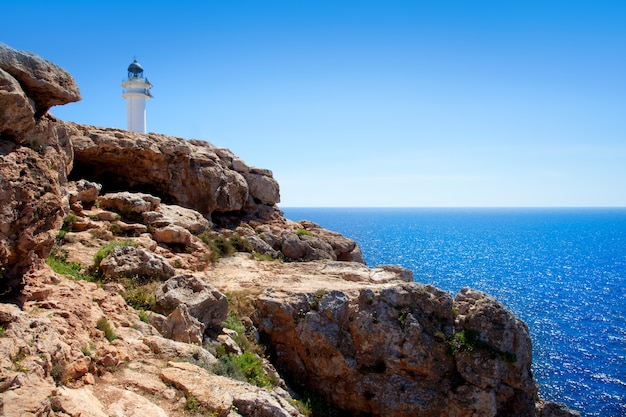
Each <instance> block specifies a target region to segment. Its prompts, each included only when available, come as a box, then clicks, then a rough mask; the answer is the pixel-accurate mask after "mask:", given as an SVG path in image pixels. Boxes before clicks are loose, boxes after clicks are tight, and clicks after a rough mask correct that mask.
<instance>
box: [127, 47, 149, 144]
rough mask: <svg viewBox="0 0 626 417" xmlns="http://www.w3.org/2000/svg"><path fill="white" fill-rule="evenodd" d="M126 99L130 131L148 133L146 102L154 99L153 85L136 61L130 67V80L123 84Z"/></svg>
mask: <svg viewBox="0 0 626 417" xmlns="http://www.w3.org/2000/svg"><path fill="white" fill-rule="evenodd" d="M122 87H123V88H124V92H123V93H122V97H124V98H125V99H126V122H127V124H128V130H130V131H132V132H138V133H146V100H148V99H149V98H152V94H150V89H151V88H152V84H150V81H148V79H147V78H144V76H143V68H142V66H141V65H139V62H137V60H136V59H135V60H134V61H133V63H132V64H130V65H129V66H128V79H127V80H126V81H124V82H123V83H122Z"/></svg>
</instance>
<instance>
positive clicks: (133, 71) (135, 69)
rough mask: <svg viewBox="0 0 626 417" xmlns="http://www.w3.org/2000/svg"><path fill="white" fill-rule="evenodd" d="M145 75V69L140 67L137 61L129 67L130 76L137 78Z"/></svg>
mask: <svg viewBox="0 0 626 417" xmlns="http://www.w3.org/2000/svg"><path fill="white" fill-rule="evenodd" d="M142 74H143V67H142V66H141V65H139V62H137V60H136V59H135V60H134V61H133V63H132V64H130V65H129V66H128V76H129V77H130V76H133V77H135V78H137V77H141V75H142Z"/></svg>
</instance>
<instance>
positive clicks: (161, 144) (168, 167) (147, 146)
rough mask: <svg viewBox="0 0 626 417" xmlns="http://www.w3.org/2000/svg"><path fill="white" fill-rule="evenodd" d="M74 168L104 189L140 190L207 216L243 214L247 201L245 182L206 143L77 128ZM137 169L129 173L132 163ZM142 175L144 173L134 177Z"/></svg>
mask: <svg viewBox="0 0 626 417" xmlns="http://www.w3.org/2000/svg"><path fill="white" fill-rule="evenodd" d="M74 128H75V134H74V136H73V138H72V141H73V144H74V150H75V160H74V163H75V166H76V169H77V171H78V172H80V173H81V174H82V176H83V177H84V178H88V179H90V180H92V181H97V182H99V183H101V184H103V185H104V187H105V188H107V187H110V188H117V189H120V188H122V189H124V188H126V189H142V190H143V191H145V192H150V193H151V194H154V195H157V196H161V197H164V198H166V199H167V201H169V202H172V203H174V204H177V205H179V206H182V207H187V208H191V209H194V210H197V211H198V212H200V213H201V214H202V215H203V216H207V217H208V216H209V215H211V213H213V212H215V211H217V212H231V211H239V210H242V209H243V208H244V205H245V203H246V201H247V200H248V195H249V187H248V184H247V182H246V180H245V178H244V177H243V176H242V175H241V174H240V173H238V172H236V171H234V170H232V169H230V168H229V167H228V163H227V162H226V161H224V160H222V159H220V157H218V156H217V154H216V153H215V148H214V147H213V146H212V145H211V144H209V143H208V142H203V141H197V140H191V141H186V140H184V139H180V138H175V137H172V136H166V135H158V134H153V133H151V134H149V135H140V134H136V133H132V132H127V131H122V130H117V129H99V128H95V127H90V126H81V125H74ZM129 163H130V164H132V165H133V167H134V169H133V170H129V169H127V166H128V164H129ZM136 172H141V175H136V174H135V173H136Z"/></svg>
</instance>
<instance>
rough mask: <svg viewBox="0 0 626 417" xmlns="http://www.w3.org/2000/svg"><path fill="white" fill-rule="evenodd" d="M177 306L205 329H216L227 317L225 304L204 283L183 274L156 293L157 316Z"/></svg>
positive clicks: (208, 285) (224, 299) (219, 294)
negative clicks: (185, 308) (184, 308)
mask: <svg viewBox="0 0 626 417" xmlns="http://www.w3.org/2000/svg"><path fill="white" fill-rule="evenodd" d="M180 304H184V305H186V306H187V308H188V310H189V313H190V314H191V316H193V317H195V318H196V319H198V320H199V321H200V322H201V323H202V324H203V325H204V326H206V327H207V329H214V330H216V329H220V328H221V325H222V322H223V321H224V320H226V317H227V315H228V300H227V299H226V296H225V295H224V294H222V293H221V292H219V291H218V290H217V289H216V288H215V287H213V286H212V285H211V284H209V283H208V282H206V281H204V280H202V279H201V278H199V277H197V276H195V275H191V274H183V275H177V276H175V277H172V278H170V279H169V280H167V281H166V282H164V283H163V285H161V286H160V287H159V288H158V289H157V295H156V305H157V312H158V313H161V314H171V313H172V312H173V311H174V310H175V309H176V308H177V307H178V306H179V305H180Z"/></svg>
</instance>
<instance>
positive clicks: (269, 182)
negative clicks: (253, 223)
mask: <svg viewBox="0 0 626 417" xmlns="http://www.w3.org/2000/svg"><path fill="white" fill-rule="evenodd" d="M243 177H244V178H245V179H246V181H247V183H248V187H249V188H250V197H251V198H252V199H253V200H255V202H260V203H262V204H266V205H270V206H273V205H274V204H277V203H280V189H279V187H278V182H276V180H275V179H274V178H273V177H272V172H271V171H259V170H255V169H253V170H252V171H250V172H246V173H244V174H243Z"/></svg>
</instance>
